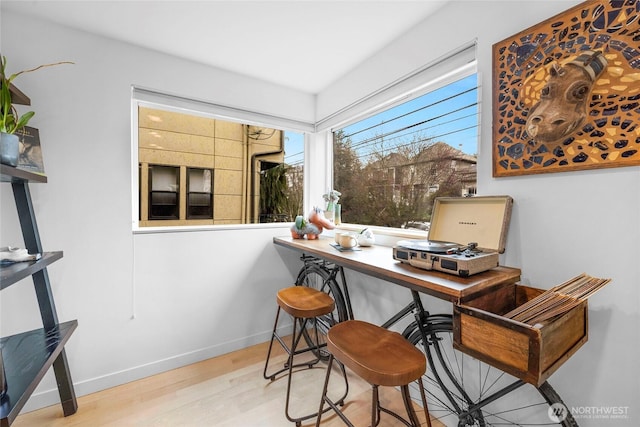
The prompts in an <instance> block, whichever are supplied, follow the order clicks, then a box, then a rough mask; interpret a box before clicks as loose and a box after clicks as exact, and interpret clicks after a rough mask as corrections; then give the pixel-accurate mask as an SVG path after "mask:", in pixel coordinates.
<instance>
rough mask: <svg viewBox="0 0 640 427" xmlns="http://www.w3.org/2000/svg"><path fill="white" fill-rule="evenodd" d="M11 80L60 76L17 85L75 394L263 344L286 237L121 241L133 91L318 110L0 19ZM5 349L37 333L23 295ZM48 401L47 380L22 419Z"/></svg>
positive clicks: (288, 274) (308, 99) (250, 85)
mask: <svg viewBox="0 0 640 427" xmlns="http://www.w3.org/2000/svg"><path fill="white" fill-rule="evenodd" d="M1 31H2V34H1V36H2V39H1V43H2V49H1V51H2V54H3V55H5V56H7V58H8V69H9V71H12V72H15V71H18V70H22V69H26V68H30V67H32V66H35V65H39V64H43V63H48V62H55V61H60V60H69V61H74V62H75V65H64V66H59V67H55V68H48V69H44V70H40V71H38V72H37V73H31V74H25V75H23V76H21V77H20V79H19V80H17V81H16V83H17V85H18V87H20V88H21V89H22V90H23V91H24V92H25V93H27V94H28V95H29V96H30V97H31V101H32V108H33V110H35V111H36V116H35V117H34V119H33V121H32V125H33V126H34V127H37V128H39V129H40V138H41V141H42V147H43V152H44V163H45V169H46V172H47V175H48V180H49V182H48V183H47V184H33V185H31V190H32V195H33V199H34V204H35V210H36V215H37V219H38V225H39V229H40V233H41V237H42V242H43V245H44V248H45V250H63V251H64V258H63V259H62V260H61V261H59V262H57V263H56V264H53V265H52V266H51V267H50V268H49V275H50V278H51V282H52V288H53V292H54V296H55V300H56V303H57V309H58V316H59V318H60V320H61V321H66V320H71V319H78V323H79V326H78V329H77V331H76V332H75V333H74V335H73V336H72V337H71V339H70V341H69V344H68V345H67V347H66V349H67V356H68V359H69V365H70V367H71V371H72V378H73V380H74V382H75V383H76V393H77V394H78V395H83V394H86V393H89V392H93V391H96V390H99V389H102V388H105V387H110V386H113V385H117V384H121V383H123V382H127V381H129V380H131V379H135V378H139V377H141V376H145V375H148V374H151V373H155V372H159V371H162V370H165V369H168V368H172V367H177V366H182V365H184V364H187V363H190V362H193V361H195V360H201V359H204V358H208V357H211V356H213V355H216V354H221V353H226V352H228V351H231V350H235V349H238V348H242V347H245V346H247V345H250V344H254V343H257V342H263V341H266V340H267V339H268V333H269V332H270V328H271V327H272V325H273V316H274V314H275V296H274V295H275V291H276V289H278V288H280V287H282V286H285V285H290V284H292V283H293V279H292V274H293V273H292V271H293V269H295V268H296V267H297V264H296V261H297V259H296V257H295V254H293V253H291V254H289V259H287V256H286V255H285V256H284V257H283V256H281V255H280V254H279V253H278V251H277V250H276V249H275V248H274V247H273V244H272V243H271V240H272V237H273V236H275V235H283V234H287V233H288V230H287V229H286V227H282V226H281V227H275V228H250V229H242V230H238V229H236V230H226V231H221V230H218V231H209V232H185V233H166V234H154V235H152V234H138V235H135V236H134V235H133V234H132V232H131V170H130V168H131V166H130V165H131V130H130V123H131V117H130V116H131V114H130V102H131V101H130V99H131V95H130V87H131V85H132V84H136V85H140V86H143V87H148V88H153V89H160V90H164V91H167V92H169V93H175V94H180V95H184V96H188V97H194V98H197V99H204V100H208V101H212V102H216V103H220V104H226V105H230V106H237V107H242V108H246V109H253V110H255V111H259V112H268V113H270V114H275V115H281V116H283V117H287V118H293V119H298V120H303V121H307V122H313V119H314V114H315V106H314V103H315V98H314V97H313V96H312V95H309V94H304V93H300V92H295V91H292V90H289V89H285V88H283V87H279V86H274V85H270V84H265V83H264V82H260V81H255V80H252V79H248V78H245V77H242V76H237V75H235V74H233V73H229V72H226V71H224V70H219V69H213V68H209V67H205V66H202V65H199V64H196V63H191V62H187V61H182V60H178V59H176V58H173V57H168V56H164V55H161V54H158V53H156V52H151V51H148V50H144V49H139V48H136V47H133V46H130V45H126V44H122V43H118V42H114V41H110V40H107V39H104V38H100V37H95V36H92V35H89V34H84V33H79V32H75V31H71V30H68V29H65V28H61V27H59V26H56V25H52V24H49V23H46V22H39V21H34V20H33V19H31V18H28V19H25V18H24V17H23V16H19V15H16V14H12V13H8V12H3V13H2V29H1ZM0 191H2V194H1V199H0V200H1V201H2V224H1V231H2V237H1V244H2V245H3V246H5V245H12V246H18V247H24V243H23V241H22V238H21V236H20V234H19V226H18V222H17V217H16V216H17V215H16V211H15V207H14V204H13V196H12V194H11V187H10V186H9V185H7V184H3V185H2V186H0ZM0 308H1V314H0V323H1V328H0V329H1V332H2V336H5V335H9V334H13V333H17V332H22V331H26V330H29V329H35V328H39V327H42V324H41V321H40V315H39V313H38V309H37V303H36V300H35V296H34V292H33V285H32V284H31V281H30V279H27V280H24V281H22V282H20V283H18V284H15V285H13V286H12V287H10V288H8V289H5V290H3V291H2V293H1V305H0ZM57 401H58V397H57V390H56V388H55V382H54V378H53V375H51V374H48V377H47V378H46V379H45V381H43V383H42V385H41V386H40V387H38V390H37V391H36V393H35V395H34V396H33V398H32V399H30V401H29V403H28V405H27V409H30V408H35V407H39V406H42V405H45V404H52V403H55V402H57Z"/></svg>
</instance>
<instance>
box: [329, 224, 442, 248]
mask: <svg viewBox="0 0 640 427" xmlns="http://www.w3.org/2000/svg"><path fill="white" fill-rule="evenodd" d="M365 228H369V229H371V231H373V235H374V236H375V239H376V245H382V246H394V245H395V244H396V242H397V241H398V240H403V239H426V238H427V236H428V234H429V233H428V232H427V231H423V230H407V229H404V228H392V227H379V226H375V225H371V226H368V225H361V224H346V223H342V224H340V225H339V226H337V227H336V228H335V229H334V230H331V236H333V235H334V234H333V233H335V231H336V230H338V231H349V232H353V233H360V232H361V231H362V230H364V229H365Z"/></svg>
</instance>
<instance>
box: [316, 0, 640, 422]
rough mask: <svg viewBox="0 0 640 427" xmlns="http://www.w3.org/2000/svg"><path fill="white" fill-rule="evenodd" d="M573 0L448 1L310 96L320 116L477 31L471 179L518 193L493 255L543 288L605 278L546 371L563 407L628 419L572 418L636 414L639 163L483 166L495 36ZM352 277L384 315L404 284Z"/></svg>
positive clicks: (375, 313)
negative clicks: (579, 338) (531, 170)
mask: <svg viewBox="0 0 640 427" xmlns="http://www.w3.org/2000/svg"><path fill="white" fill-rule="evenodd" d="M577 3H579V2H577V1H554V2H552V1H517V2H516V1H511V2H508V1H455V2H452V3H450V4H448V5H447V6H445V7H444V8H442V9H440V10H439V11H438V13H437V15H436V16H434V17H432V18H430V19H427V20H425V21H423V22H422V23H421V24H419V25H418V26H416V27H415V28H413V29H411V30H410V31H409V32H408V33H407V34H406V35H404V36H402V37H400V38H399V39H398V40H396V41H395V42H394V43H392V44H391V45H389V46H388V47H387V48H386V49H384V50H383V51H381V52H380V53H379V54H377V55H376V56H374V57H372V58H370V59H369V60H368V61H366V62H365V63H363V64H362V65H361V66H360V67H358V68H357V69H356V70H354V71H353V72H351V73H350V74H349V75H347V76H345V77H344V78H343V79H341V80H340V81H339V82H336V83H335V84H334V85H332V86H331V87H330V88H328V89H327V90H325V91H323V92H322V93H321V94H320V95H319V97H318V107H317V108H318V116H319V117H324V116H326V115H327V114H329V113H330V112H331V111H334V110H336V109H339V108H341V107H344V106H345V105H348V104H350V103H351V102H353V101H355V100H357V99H359V98H361V97H362V96H364V95H366V94H367V93H369V92H372V91H373V90H375V89H376V88H379V87H381V86H382V85H384V84H385V83H388V82H390V81H393V80H395V79H397V78H399V77H401V76H404V75H406V74H408V73H409V72H411V71H412V70H414V69H417V68H418V67H419V66H420V65H422V64H425V63H428V62H430V61H432V60H433V59H434V58H437V57H438V56H440V55H442V54H443V53H445V52H447V51H449V50H453V49H455V48H457V47H459V46H461V45H463V44H464V43H466V42H468V41H470V40H473V39H474V38H477V41H478V64H479V73H480V76H481V79H482V99H481V108H482V123H481V133H480V138H481V143H480V147H479V163H478V181H479V183H478V189H479V192H480V193H481V194H485V195H487V194H508V195H511V196H512V197H513V198H514V199H515V206H514V211H513V214H512V219H511V226H510V231H509V235H508V240H507V245H506V248H507V249H506V253H505V254H504V255H503V256H502V259H501V263H502V264H503V265H509V266H515V267H520V268H521V269H522V282H523V283H524V284H527V285H532V286H536V287H541V288H549V287H551V286H552V285H555V284H558V283H560V282H562V281H564V280H567V279H569V278H571V277H573V276H575V275H577V274H579V273H582V272H587V273H588V274H591V275H594V276H598V277H610V278H612V279H613V281H612V283H611V284H610V285H608V287H606V288H605V289H603V290H602V291H601V292H600V293H598V294H596V295H595V296H593V297H592V298H591V299H590V300H589V327H590V329H589V341H588V342H587V343H586V344H585V345H584V346H583V347H582V348H581V349H580V350H579V351H578V352H577V354H575V355H574V356H573V357H572V358H571V359H570V360H569V361H568V362H566V363H565V365H563V366H562V367H561V368H560V369H559V370H558V371H557V372H556V373H555V374H554V375H553V376H552V377H551V379H550V382H551V384H552V385H553V386H554V388H555V389H556V390H557V391H558V392H559V394H560V395H561V396H562V398H563V399H564V401H565V403H566V404H567V405H568V406H570V407H571V406H574V407H598V408H604V409H606V408H607V407H613V406H616V407H628V413H627V416H628V418H626V419H617V420H606V419H595V418H592V419H579V423H580V425H581V426H582V425H587V426H598V427H602V426H608V425H611V426H614V425H615V426H637V425H640V406H639V404H638V402H640V367H639V365H638V363H637V361H638V359H639V358H640V328H639V326H640V315H639V307H640V291H639V287H638V285H639V284H640V267H639V265H640V263H638V255H637V249H636V248H637V244H638V240H639V239H640V168H639V167H627V168H617V169H603V170H596V171H584V172H569V173H555V174H544V175H537V176H533V175H532V176H522V177H512V178H492V176H491V174H492V172H491V171H492V168H491V165H492V163H491V152H492V149H491V141H492V134H491V58H492V56H491V47H492V45H493V44H494V43H497V42H499V41H501V40H503V39H505V38H507V37H509V36H511V35H513V34H515V33H517V32H519V31H521V30H523V29H525V28H528V27H530V26H532V25H535V24H536V23H538V22H541V21H543V20H545V19H547V18H549V17H551V16H553V15H555V14H557V13H559V12H562V11H564V10H566V9H568V8H570V7H571V6H573V5H575V4H577ZM505 17H508V19H506V18H505ZM634 25H636V24H634ZM349 279H350V284H351V289H352V290H353V291H352V292H353V293H355V294H358V293H362V292H366V294H367V296H366V298H365V299H364V300H361V301H358V300H357V298H354V299H356V304H355V305H356V307H354V311H355V314H356V316H360V317H365V318H372V319H376V320H383V319H384V318H385V316H387V317H388V314H389V313H392V312H393V310H392V309H391V308H390V307H396V308H397V307H399V304H400V302H399V298H401V296H400V295H399V294H398V293H397V291H395V290H390V289H388V288H389V285H388V284H386V283H382V282H380V281H377V280H371V279H369V278H366V277H365V276H362V275H360V274H357V273H352V274H350V276H349ZM406 298H408V295H407V296H406V297H405V299H406ZM381 300H382V301H386V302H387V303H386V304H385V303H383V302H381ZM425 301H426V303H427V306H429V307H435V308H434V310H433V311H438V310H440V309H448V307H446V306H443V305H442V303H441V302H438V301H435V300H434V299H433V298H429V299H426V298H425ZM449 310H450V308H449Z"/></svg>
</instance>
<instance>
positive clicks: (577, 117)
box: [492, 0, 640, 177]
mask: <svg viewBox="0 0 640 427" xmlns="http://www.w3.org/2000/svg"><path fill="white" fill-rule="evenodd" d="M492 53H493V75H492V80H493V94H492V95H493V101H492V104H493V129H492V137H493V141H492V142H493V176H494V177H506V176H517V175H527V174H538V173H550V172H565V171H576V170H585V169H598V168H612V167H621V166H635V165H640V2H637V1H628V0H625V1H616V2H613V1H601V0H588V1H585V2H583V3H581V4H579V5H576V6H574V7H572V8H570V9H568V10H566V11H565V12H562V13H560V14H558V15H556V16H553V17H551V18H549V19H547V20H545V21H543V22H541V23H539V24H537V25H534V26H532V27H530V28H528V29H525V30H523V31H521V32H519V33H517V34H515V35H513V36H511V37H508V38H506V39H504V40H502V41H500V42H498V43H496V44H494V45H493V49H492Z"/></svg>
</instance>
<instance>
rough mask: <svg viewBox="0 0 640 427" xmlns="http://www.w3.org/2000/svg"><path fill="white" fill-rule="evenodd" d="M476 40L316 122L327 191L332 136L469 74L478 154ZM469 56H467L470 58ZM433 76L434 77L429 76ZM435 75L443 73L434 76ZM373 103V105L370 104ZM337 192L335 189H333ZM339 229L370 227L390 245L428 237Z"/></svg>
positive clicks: (404, 231) (423, 233) (418, 233)
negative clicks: (323, 144)
mask: <svg viewBox="0 0 640 427" xmlns="http://www.w3.org/2000/svg"><path fill="white" fill-rule="evenodd" d="M475 51H476V41H475V40H474V41H473V42H471V43H469V44H467V45H465V46H462V47H461V48H459V49H457V50H455V51H452V52H450V54H448V55H445V56H444V57H443V58H439V59H438V60H436V61H434V62H433V63H431V64H427V65H425V66H424V67H421V68H420V69H418V70H416V71H414V72H413V73H410V74H409V75H408V76H405V77H403V78H401V79H399V80H397V81H395V82H393V83H391V84H389V85H388V86H386V87H385V88H382V89H380V90H378V91H376V92H374V93H372V94H369V95H367V96H365V97H363V98H362V99H361V100H359V101H356V102H354V103H352V104H351V105H350V106H349V107H347V108H344V109H342V110H340V111H338V112H336V113H334V114H332V115H330V116H328V117H327V118H326V119H324V120H322V121H320V122H318V123H320V124H323V123H324V132H325V133H326V136H325V138H326V140H327V144H329V145H330V151H331V154H330V156H329V158H330V159H331V161H330V162H329V163H328V164H327V165H326V166H327V171H326V173H327V176H328V177H329V179H328V182H329V185H328V187H329V188H333V178H334V177H333V133H334V132H335V131H338V130H340V129H342V128H344V127H346V126H349V125H351V124H353V123H356V122H359V121H361V120H365V119H366V118H367V117H371V116H373V115H375V114H377V113H380V112H382V111H385V110H388V109H391V108H394V107H396V106H398V105H401V104H403V103H406V102H409V101H411V100H413V99H415V98H418V97H420V96H422V95H425V94H427V93H429V92H432V91H435V90H437V89H440V88H442V87H444V86H446V85H448V84H451V83H453V82H455V81H457V80H460V79H463V78H466V77H469V76H471V75H474V74H475V75H476V76H477V82H478V90H477V100H478V114H477V126H478V147H477V148H478V154H479V151H480V134H481V122H482V121H481V117H480V115H481V100H482V83H481V82H482V78H481V77H482V76H481V74H480V71H479V69H478V63H477V59H476V58H477V55H476V52H475ZM470 55H471V56H470ZM434 73H435V74H436V76H435V77H434V75H433V74H434ZM437 73H443V74H441V75H437ZM372 100H375V103H374V102H372ZM337 190H338V191H339V190H340V189H339V188H338V189H337ZM477 192H478V186H477V183H476V187H475V193H476V194H477ZM339 228H340V229H341V230H347V231H357V232H359V231H361V230H362V229H363V228H370V229H372V230H373V231H374V233H375V234H376V236H378V235H380V236H381V237H382V240H383V244H384V242H385V241H387V243H389V242H393V239H397V238H425V237H426V236H427V235H428V232H427V231H420V230H412V229H411V230H410V229H404V228H394V227H384V226H376V225H369V224H357V223H349V222H346V223H345V222H342V224H341V225H340V226H339Z"/></svg>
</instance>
